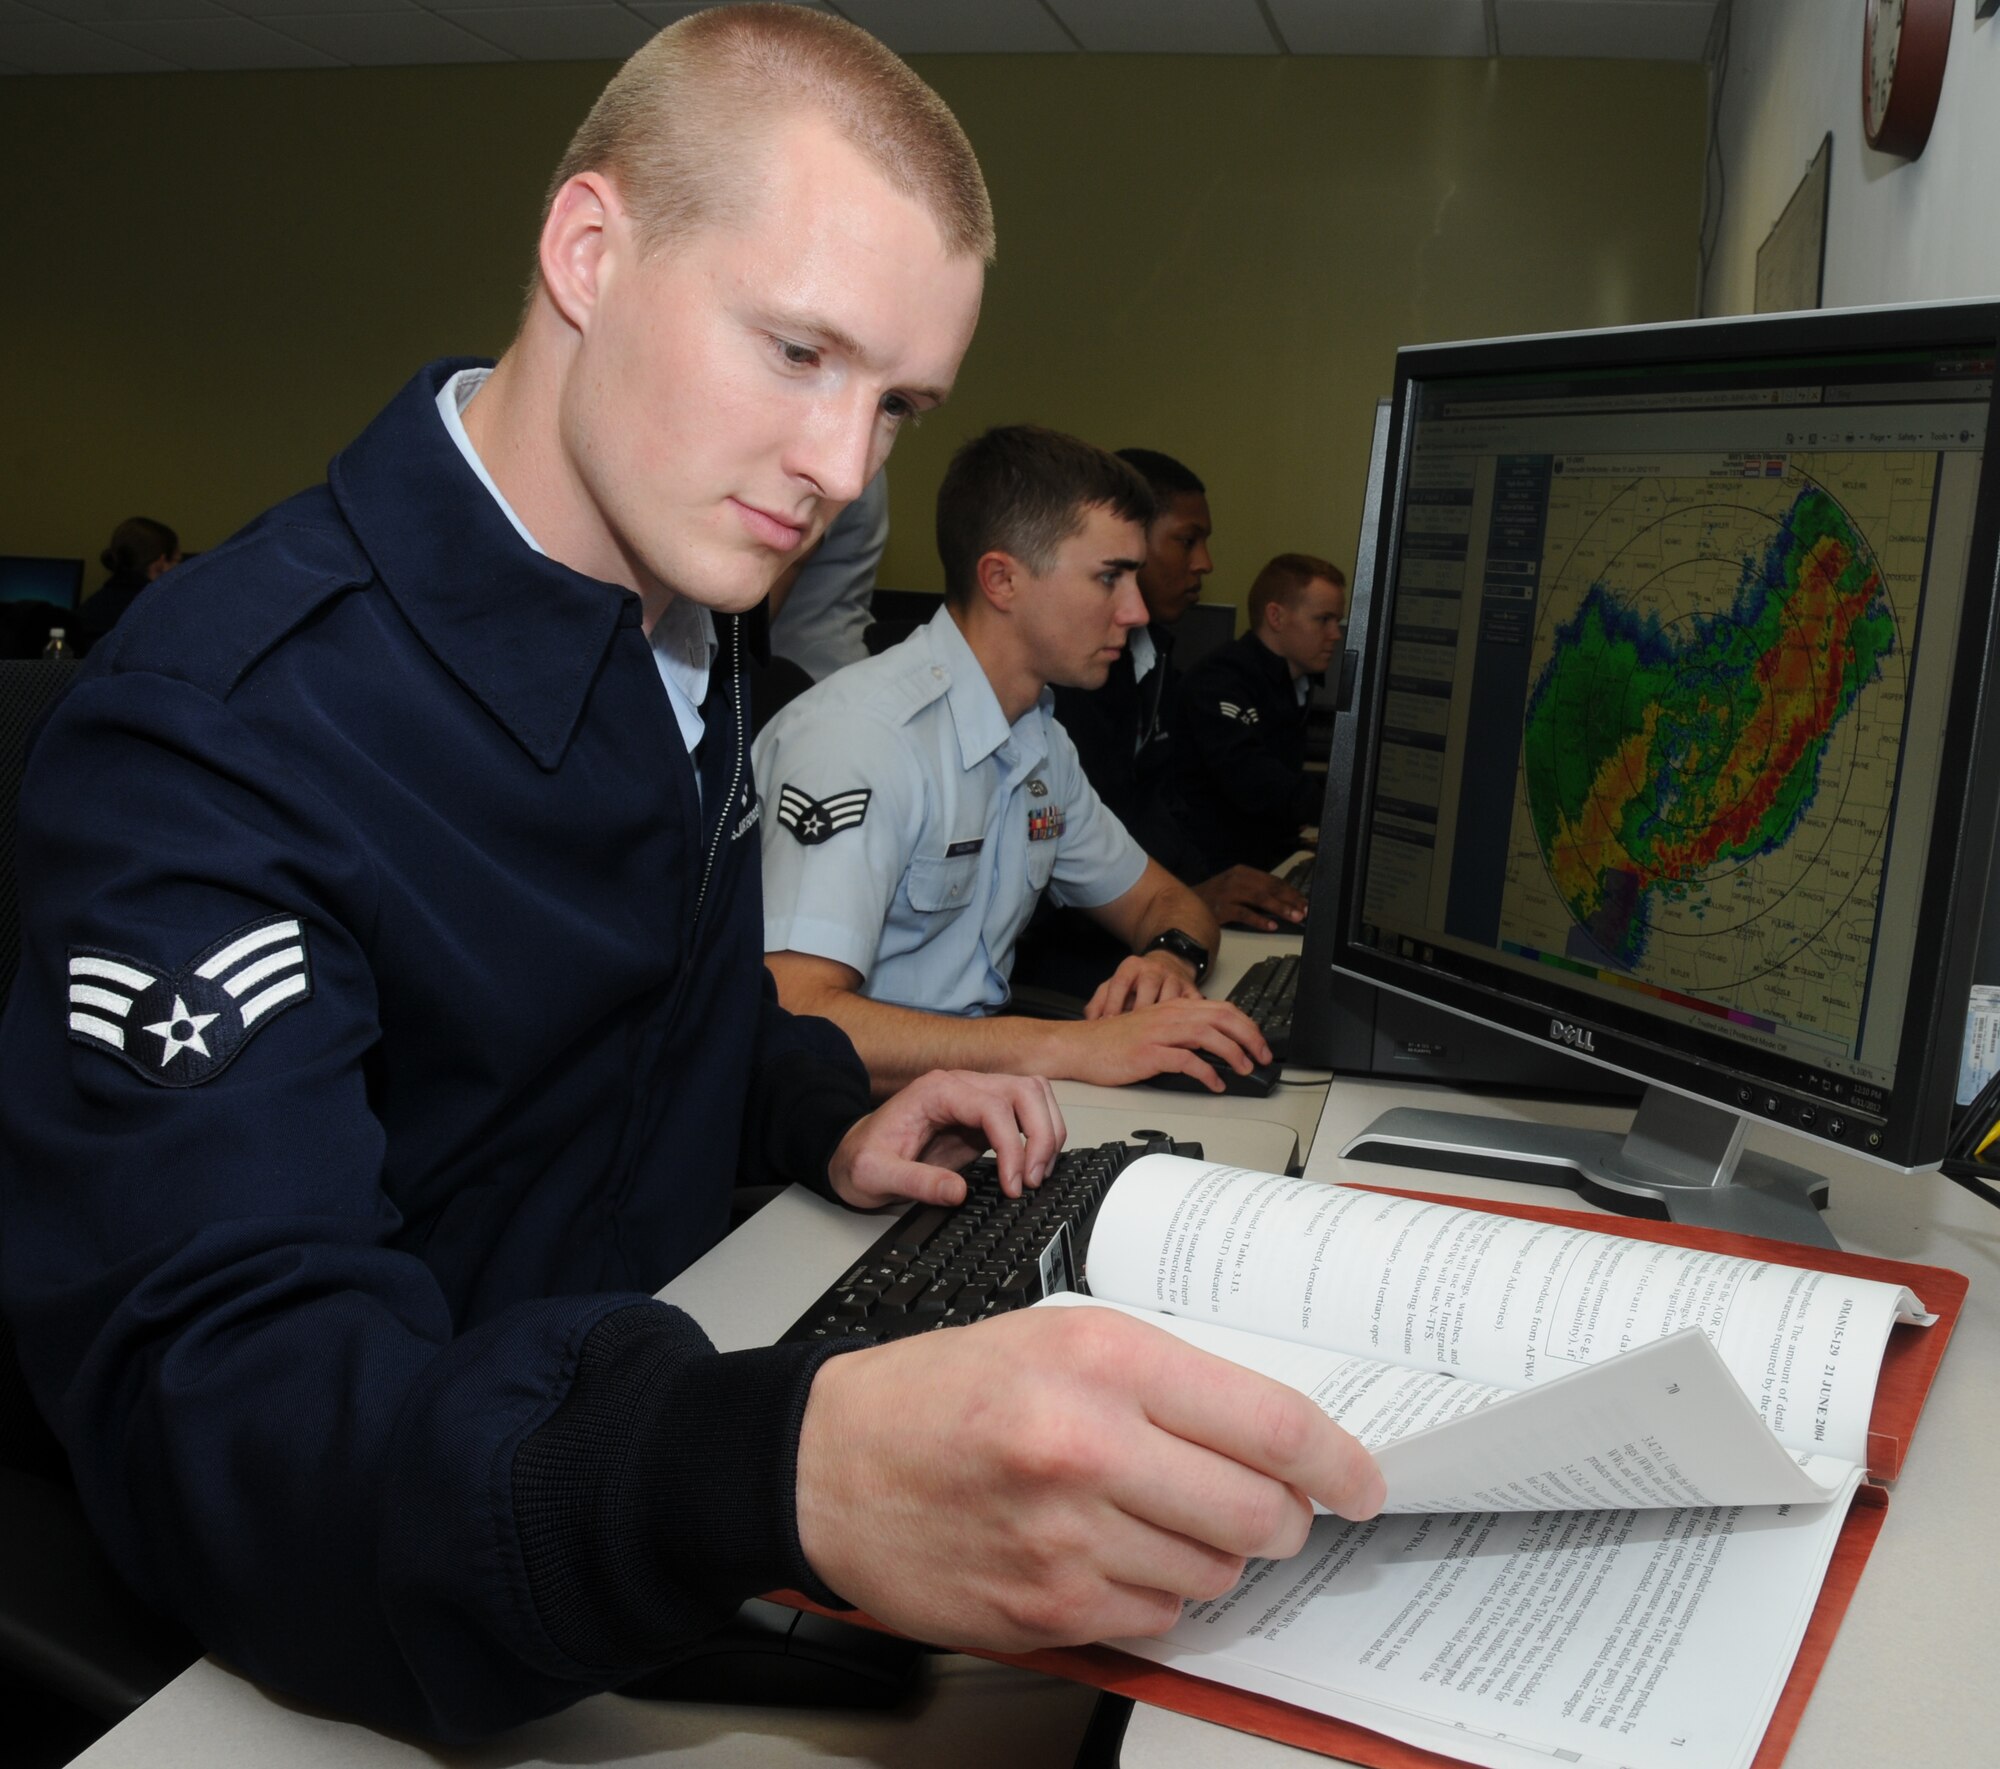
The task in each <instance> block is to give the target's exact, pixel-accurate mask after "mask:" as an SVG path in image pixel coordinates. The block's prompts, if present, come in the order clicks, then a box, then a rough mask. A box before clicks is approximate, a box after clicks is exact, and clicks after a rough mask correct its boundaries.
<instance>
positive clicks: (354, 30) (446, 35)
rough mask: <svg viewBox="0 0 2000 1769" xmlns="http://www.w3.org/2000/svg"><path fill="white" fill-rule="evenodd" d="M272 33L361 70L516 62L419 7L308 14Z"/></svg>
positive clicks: (278, 23) (277, 24)
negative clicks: (387, 10) (281, 33)
mask: <svg viewBox="0 0 2000 1769" xmlns="http://www.w3.org/2000/svg"><path fill="white" fill-rule="evenodd" d="M271 29H272V30H274V31H282V32H283V33H284V34H285V35H286V36H287V37H295V38H297V39H298V40H299V41H300V42H301V43H306V44H310V45H311V46H312V47H313V48H314V49H317V50H320V51H321V52H322V53H324V54H326V55H330V56H332V57H333V58H334V59H335V60H336V61H343V62H348V63H350V64H351V65H353V66H355V67H359V68H377V67H415V66H421V65H424V64H427V63H434V62H468V61H512V60H513V59H514V58H513V57H512V56H510V55H509V54H508V53H507V51H506V50H504V49H497V48H495V47H494V46H493V45H492V44H491V43H486V42H482V41H481V40H480V39H479V38H477V37H475V36H473V35H471V34H470V33H469V32H466V31H462V30H460V29H459V28H458V26H457V25H455V24H453V23H452V22H451V21H450V20H449V19H444V18H439V17H437V16H436V15H435V14H434V13H429V12H420V11H417V10H414V9H411V10H407V11H403V12H342V13H317V14H306V15H303V16H300V17H295V18H283V19H274V20H273V21H272V24H271Z"/></svg>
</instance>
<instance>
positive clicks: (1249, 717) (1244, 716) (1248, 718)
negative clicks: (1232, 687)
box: [1216, 700, 1257, 725]
mask: <svg viewBox="0 0 2000 1769" xmlns="http://www.w3.org/2000/svg"><path fill="white" fill-rule="evenodd" d="M1216 710H1217V711H1218V712H1220V713H1221V714H1222V716H1223V717H1224V718H1225V719H1234V720H1235V721H1236V722H1237V723H1238V724H1239V725H1254V724H1256V722H1257V709H1256V708H1255V707H1254V706H1238V705H1237V704H1236V702H1235V701H1233V700H1221V701H1217V702H1216Z"/></svg>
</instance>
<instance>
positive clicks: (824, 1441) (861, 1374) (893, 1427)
mask: <svg viewBox="0 0 2000 1769" xmlns="http://www.w3.org/2000/svg"><path fill="white" fill-rule="evenodd" d="M1382 1499H1383V1485H1382V1478H1381V1475H1380V1473H1379V1472H1378V1470H1377V1469H1376V1467H1375V1463H1374V1461H1373V1459H1372V1458H1371V1457H1370V1456H1369V1454H1368V1452H1367V1451H1366V1450H1364V1449H1363V1448H1362V1447H1361V1446H1360V1445H1359V1444H1358V1443H1357V1442H1356V1441H1355V1440H1354V1439H1353V1438H1352V1437H1350V1436H1349V1435H1348V1434H1347V1433H1346V1432H1344V1431H1342V1430H1341V1429H1340V1428H1339V1427H1338V1426H1336V1425H1335V1424H1333V1422H1332V1421H1331V1420H1329V1419H1328V1418H1326V1417H1325V1415H1324V1414H1322V1413H1321V1412H1320V1410H1319V1409H1318V1408H1317V1407H1315V1406H1314V1405H1313V1403H1312V1402H1311V1401H1310V1400H1308V1399H1307V1398H1306V1397H1305V1396H1304V1395H1302V1394H1299V1393H1297V1392H1296V1391H1294V1390H1291V1389H1288V1388H1286V1387H1284V1386H1283V1385H1282V1384H1279V1383H1276V1382H1273V1381H1271V1380H1269V1379H1268V1378H1266V1377H1263V1376H1260V1375H1257V1374H1255V1373H1253V1372H1251V1371H1247V1370H1243V1369H1239V1368H1237V1367H1235V1366H1234V1365H1231V1364H1229V1363H1227V1362H1225V1361H1224V1360H1222V1359H1221V1358H1217V1357H1213V1356H1210V1355H1209V1354H1208V1353H1206V1352H1202V1351H1199V1350H1196V1349H1195V1348H1194V1347H1192V1346H1188V1345H1185V1344H1182V1343H1181V1342H1179V1341H1178V1340H1176V1339H1174V1338H1172V1337H1171V1336H1169V1335H1168V1334H1166V1333H1163V1332H1161V1331H1159V1330H1158V1329H1156V1328H1153V1327H1150V1326H1148V1325H1146V1324H1145V1323H1143V1322H1139V1321H1135V1320H1131V1319H1129V1318H1126V1317H1124V1316H1120V1315H1117V1314H1114V1313H1112V1312H1111V1311H1109V1310H1104V1309H1075V1310H1033V1311H1030V1312H1027V1313H1024V1314H1020V1315H1012V1316H1008V1317H1005V1318H1003V1319H1000V1320H996V1321H992V1322H988V1323H986V1324H984V1325H981V1326H978V1327H973V1328H968V1329H964V1330H961V1331H957V1332H947V1333H936V1334H926V1335H923V1336H921V1337H918V1338H915V1339H910V1340H905V1341H902V1342H900V1343H898V1344H893V1345H887V1346H880V1347H875V1348H871V1349H868V1350H863V1351H857V1352H852V1353H849V1354H847V1355H845V1356H841V1357H836V1358H832V1359H829V1360H828V1362H827V1363H825V1364H824V1365H822V1366H821V1368H820V1370H819V1372H818V1374H817V1375H816V1376H815V1378H814V1380H813V1386H812V1391H811V1396H810V1399H809V1400H808V1403H807V1407H806V1416H805V1423H804V1426H803V1428H802V1430H801V1432H800V1435H799V1459H798V1519H799V1539H800V1543H801V1546H802V1547H803V1548H804V1550H805V1553H806V1557H807V1559H808V1560H809V1561H810V1562H811V1563H812V1565H813V1568H814V1570H815V1571H816V1572H818V1574H819V1576H820V1577H821V1578H822V1579H823V1580H824V1581H825V1582H826V1584H827V1585H828V1586H830V1587H831V1588H832V1589H833V1590H835V1591H837V1592H839V1593H840V1595H841V1596H842V1597H843V1598H845V1599H846V1600H847V1601H848V1602H850V1603H853V1604H855V1605H857V1606H858V1607H860V1608H861V1609H863V1610H865V1611H867V1612H868V1613H869V1614H870V1615H872V1616H874V1617H875V1618H876V1619H878V1620H880V1621H882V1622H885V1623H887V1624H888V1625H889V1626H891V1627H894V1628H898V1629H900V1630H901V1631H903V1632H904V1633H907V1634H911V1635H914V1636H916V1637H917V1638H919V1639H924V1640H931V1641H936V1642H939V1643H941V1644H948V1645H955V1646H981V1647H988V1648H993V1649H998V1650H1004V1651H1028V1650H1032V1649H1034V1648H1036V1647H1042V1646H1056V1645H1073V1644H1078V1643H1081V1642H1084V1641H1090V1640H1100V1639H1104V1638H1107V1637H1118V1636H1132V1635H1146V1634H1159V1633H1162V1632H1164V1631H1165V1630H1166V1629H1168V1628H1170V1627H1172V1626H1173V1624H1174V1623H1175V1622H1176V1621H1177V1620H1178V1619H1179V1617H1180V1613H1181V1602H1182V1600H1183V1599H1184V1598H1190V1597H1192V1598H1212V1597H1217V1596H1220V1595H1221V1594H1222V1593H1224V1592H1226V1591H1228V1590H1229V1589H1230V1588H1231V1587H1232V1586H1233V1585H1234V1584H1235V1583H1236V1581H1237V1580H1238V1579H1239V1578H1240V1577H1241V1576H1242V1573H1243V1568H1244V1564H1245V1562H1246V1561H1247V1560H1249V1559H1251V1558H1253V1557H1258V1558H1261V1557H1279V1558H1282V1557H1285V1556H1289V1555H1291V1554H1294V1553H1296V1552H1297V1551H1298V1549H1299V1548H1300V1546H1301V1545H1302V1544H1303V1543H1304V1541H1305V1538H1306V1532H1307V1529H1308V1528H1309V1526H1310V1524H1311V1522H1312V1505H1313V1501H1315V1500H1317V1501H1318V1502H1319V1503H1320V1504H1322V1505H1324V1506H1326V1507H1327V1508H1328V1509H1329V1510H1332V1511H1335V1512H1337V1513H1339V1514H1340V1515H1341V1516H1343V1517H1349V1518H1355V1519H1361V1518H1367V1517H1371V1516H1373V1515H1374V1514H1375V1512H1376V1511H1377V1510H1378V1509H1379V1508H1380V1507H1381V1504H1382Z"/></svg>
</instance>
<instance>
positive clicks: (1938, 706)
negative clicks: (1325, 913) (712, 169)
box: [1333, 302, 2000, 1240]
mask: <svg viewBox="0 0 2000 1769" xmlns="http://www.w3.org/2000/svg"><path fill="white" fill-rule="evenodd" d="M1996 354H2000V305H1996V304H1989V303H1969V302H1968V303H1956V304H1949V305H1944V306H1938V307H1924V308H1905V309H1870V310H1862V311H1856V312H1848V313H1830V314H1814V315H1785V316H1778V317H1774V318H1762V319H1754V320H1752V319H1744V320H1728V321H1709V322H1696V323H1690V324H1684V325H1674V326H1660V327H1641V328H1629V329H1621V330H1615V331H1606V332H1596V333H1582V334H1573V335H1567V336H1553V337H1538V338H1525V339H1513V340H1498V341H1491V342H1486V343H1480V344H1466V345H1444V346H1431V347H1425V348H1419V349H1410V350H1405V351H1403V352H1402V353H1400V355H1399V357H1398V363H1397V375H1396V386H1395V393H1394V396H1393V410H1392V417H1391V425H1390V436H1389V442H1388V451H1387V457H1388V469H1387V476H1388V490H1387V492H1386V494H1385V495H1384V497H1383V500H1382V519H1381V526H1380V530H1379V533H1378V545H1377V567H1376V570H1375V573H1374V576H1375V582H1374V586H1373V589H1374V595H1373V607H1372V616H1371V623H1370V631H1369V636H1368V642H1367V649H1366V655H1365V658H1364V664H1363V679H1362V684H1361V689H1360V696H1359V703H1358V707H1357V717H1356V719H1355V734H1356V744H1357V751H1356V756H1355V768H1354V789H1353V791H1352V793H1351V795H1350V799H1349V803H1348V806H1347V821H1346V827H1345V830H1344V847H1343V858H1342V865H1341V876H1340V881H1339V887H1338V897H1337V915H1336V924H1335V927H1334V932H1333V938H1334V942H1335V951H1334V960H1335V962H1336V964H1338V966H1339V967H1340V968H1341V969H1342V970H1343V971H1345V972H1350V973H1352V974H1353V975H1355V976H1357V977H1359V978H1362V979H1364V980H1366V981H1368V982H1370V983H1373V984H1375V985H1377V986H1378V987H1381V988H1385V989H1390V990H1394V991H1398V992H1401V993H1404V994H1407V995H1410V996H1411V997H1413V998H1415V999H1418V1000H1421V1001H1426V1002H1430V1003H1434V1004H1435V1005H1438V1006H1441V1007H1444V1008H1447V1009H1449V1010H1451V1011H1453V1012H1455V1013H1457V1014H1461V1015H1464V1016H1467V1017H1469V1018H1470V1019H1472V1020H1473V1021H1474V1022H1476V1023H1479V1024H1482V1025H1486V1026H1490V1027H1495V1028H1499V1029H1502V1030H1505V1031H1508V1032H1510V1033H1512V1034H1515V1035H1517V1036H1519V1037H1521V1038H1523V1039H1527V1040H1531V1041H1535V1042H1537V1043H1539V1044H1541V1045H1543V1046H1544V1047H1549V1048H1556V1047H1560V1048H1563V1049H1566V1050H1568V1051H1571V1052H1574V1053H1576V1054H1579V1055H1582V1056H1585V1057H1588V1058H1589V1059H1590V1060H1592V1061H1594V1062H1596V1063H1599V1064H1602V1065H1605V1066H1607V1067H1609V1068H1612V1069H1614V1070H1617V1071H1619V1072H1621V1073H1623V1074H1625V1075H1627V1076H1629V1077H1632V1078H1633V1079H1635V1080H1637V1081H1640V1082H1643V1083H1645V1084H1646V1093H1645V1096H1644V1098H1643V1100H1642V1103H1641V1106H1640V1111H1639V1116H1638V1119H1637V1121H1636V1122H1635V1125H1634V1131H1633V1134H1632V1135H1631V1136H1629V1137H1627V1138H1624V1139H1622V1140H1619V1139H1615V1138H1606V1137H1601V1136H1600V1137H1597V1138H1595V1139H1592V1138H1589V1137H1587V1136H1585V1134H1584V1133H1578V1132H1568V1133H1564V1132H1559V1131H1556V1130H1554V1129H1552V1128H1549V1127H1545V1126H1538V1125H1527V1126H1507V1125H1503V1124H1500V1123H1499V1122H1497V1121H1488V1120H1480V1119H1477V1118H1471V1117H1467V1116H1464V1115H1457V1114H1443V1113H1395V1114H1390V1115H1389V1116H1388V1118H1386V1119H1384V1120H1382V1121H1378V1123H1377V1125H1375V1126H1373V1127H1371V1130H1370V1132H1369V1133H1368V1134H1367V1135H1365V1136H1364V1137H1363V1138H1361V1139H1358V1146H1357V1150H1356V1152H1358V1153H1367V1154H1371V1155H1375V1156H1378V1157H1380V1156H1383V1155H1394V1156H1395V1157H1396V1158H1399V1159H1404V1160H1408V1161H1410V1162H1411V1163H1412V1164H1416V1165H1430V1166H1449V1167H1457V1168H1484V1169H1496V1168H1497V1169H1499V1170H1506V1171H1509V1172H1510V1173H1512V1174H1515V1175H1516V1176H1520V1175H1522V1174H1524V1173H1528V1172H1534V1173H1538V1174H1540V1175H1542V1176H1545V1177H1552V1178H1560V1179H1563V1180H1564V1181H1566V1182H1568V1183H1579V1179H1578V1176H1579V1175H1580V1176H1581V1183H1583V1184H1585V1185H1587V1186H1588V1187H1590V1188H1592V1189H1593V1192H1594V1195H1597V1196H1600V1197H1603V1198H1606V1199H1607V1200H1610V1201H1620V1202H1623V1203H1624V1204H1625V1205H1626V1206H1627V1207H1632V1208H1641V1209H1646V1210H1649V1211H1652V1212H1654V1213H1660V1212H1665V1213H1669V1214H1673V1215H1675V1216H1677V1217H1680V1218H1682V1219H1684V1220H1708V1221H1712V1222H1716V1223H1720V1224H1721V1225H1723V1226H1729V1227H1737V1228H1745V1229H1749V1230H1752V1231H1754V1232H1762V1233H1779V1234H1785V1235H1789V1236H1791V1237H1793V1238H1799V1239H1819V1240H1825V1239H1827V1238H1828V1237H1827V1236H1826V1232H1825V1230H1824V1229H1823V1227H1822V1226H1821V1225H1820V1224H1819V1222H1818V1219H1817V1217H1816V1215H1815V1213H1814V1211H1813V1209H1812V1207H1811V1203H1810V1202H1809V1200H1810V1198H1811V1197H1812V1196H1813V1195H1814V1193H1815V1192H1816V1191H1817V1192H1822V1193H1823V1189H1824V1188H1823V1187H1822V1186H1820V1185H1819V1184H1818V1182H1816V1181H1815V1180H1814V1179H1813V1177H1812V1176H1811V1175H1810V1174H1809V1173H1806V1172H1804V1171H1802V1170H1800V1169H1795V1168H1789V1167H1787V1165H1786V1164H1784V1163H1780V1162H1776V1161H1773V1160H1771V1159H1770V1158H1768V1157H1764V1156H1758V1155H1751V1154H1745V1153H1743V1132H1744V1128H1745V1124H1746V1121H1748V1120H1753V1119H1754V1120H1761V1121H1767V1122H1771V1123H1776V1124H1779V1125H1782V1126H1784V1127H1786V1128H1787V1129H1788V1130H1790V1131H1792V1132H1793V1133H1795V1135H1796V1136H1797V1137H1798V1138H1800V1139H1802V1141H1801V1143H1800V1152H1801V1153H1802V1154H1807V1153H1809V1151H1808V1150H1807V1149H1806V1147H1805V1143H1806V1142H1807V1141H1810V1142H1816V1143H1819V1144H1821V1145H1833V1146H1837V1147H1839V1148H1841V1149H1843V1150H1846V1151H1849V1152H1851V1153H1853V1154H1856V1155H1860V1156H1862V1157H1864V1158H1867V1159H1871V1160H1874V1161H1877V1162H1879V1163H1882V1164H1883V1165H1885V1166H1888V1167H1896V1168H1903V1169H1911V1168H1916V1167H1921V1166H1926V1165H1930V1164H1933V1163H1935V1162H1936V1161H1937V1160H1938V1159H1939V1157H1940V1156H1941V1155H1942V1153H1943V1151H1944V1146H1945V1142H1946V1138H1947V1135H1948V1132H1949V1128H1950V1116H1951V1111H1952V1103H1953V1084H1954V1082H1955V1079H1956V1075H1957V1062H1958V1055H1959V1048H1960V1042H1961V1038H1962V1034H1963V1028H1964V1022H1965V1010H1966V1000H1967V993H1968V989H1969V986H1970V984H1971V982H1972V981H1973V975H1974V957H1975V950H1976V947H1977V945H1978V936H1979V930H1980V922H1981V919H1982V915H1983V912H1984V909H1985V903H1986V897H1987V885H1988V873H1989V863H1990V860H1991V857H1992V847H1993V830H1994V820H1995V813H1996V808H2000V753H1996V752H2000V729H1996V725H1995V712H1994V708H1993V705H1992V696H1991V694H1990V693H1989V691H1988V668H1987V666H1988V660H1989V657H1990V656H1991V654H1992V647H1993V622H1994V611H1995V593H1994V592H1995V583H1994V579H1995V554H1996V545H2000V542H1997V541H1996V533H2000V485H1997V484H1996V481H1995V476H1994V475H1992V474H1989V473H1988V472H1987V471H1986V457H1987V440H1988V436H1989V434H1990V432H1991V425H1992V419H1993V364H1994V360H1995V357H1996ZM1427 1120H1428V1121H1427ZM1524 1163H1525V1164H1526V1166H1525V1167H1524V1166H1523V1165H1522V1164H1524Z"/></svg>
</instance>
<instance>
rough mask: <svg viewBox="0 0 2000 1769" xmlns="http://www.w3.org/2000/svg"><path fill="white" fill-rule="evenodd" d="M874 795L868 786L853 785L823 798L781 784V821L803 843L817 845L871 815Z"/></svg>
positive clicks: (779, 798) (779, 793)
mask: <svg viewBox="0 0 2000 1769" xmlns="http://www.w3.org/2000/svg"><path fill="white" fill-rule="evenodd" d="M874 796H875V795H874V792H873V790H872V789H871V788H869V787H866V786H855V787H850V788H849V789H848V790H847V791H846V792H836V793H831V794H829V795H828V796H827V797H826V798H824V799H816V798H811V797H808V796H807V795H806V794H805V793H803V792H801V791H799V789H798V788H797V787H796V786H786V787H781V788H780V789H779V791H778V821H779V823H780V824H782V825H783V826H784V827H785V828H786V829H789V830H790V831H791V832H792V834H793V835H795V836H797V837H798V839H799V845H800V846H801V847H806V848H816V847H818V846H819V844H820V843H821V842H823V841H831V840H832V839H833V837H835V836H836V835H838V834H839V833H840V832H841V831H842V830H843V829H853V828H855V827H857V826H858V825H859V824H860V823H861V821H862V819H863V818H865V817H866V816H867V815H868V801H869V800H870V799H871V798H873V797H874Z"/></svg>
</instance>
